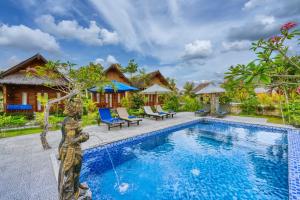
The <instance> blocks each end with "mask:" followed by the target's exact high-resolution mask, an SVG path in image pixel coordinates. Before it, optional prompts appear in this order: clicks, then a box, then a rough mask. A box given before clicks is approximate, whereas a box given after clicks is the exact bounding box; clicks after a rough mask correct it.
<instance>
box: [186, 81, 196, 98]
mask: <svg viewBox="0 0 300 200" xmlns="http://www.w3.org/2000/svg"><path fill="white" fill-rule="evenodd" d="M194 87H195V84H194V82H186V83H185V84H184V86H183V89H184V95H187V96H192V95H193V92H192V91H193V89H194Z"/></svg>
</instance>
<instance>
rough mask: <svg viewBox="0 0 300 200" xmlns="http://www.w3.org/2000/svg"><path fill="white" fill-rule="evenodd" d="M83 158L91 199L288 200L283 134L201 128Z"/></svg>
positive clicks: (206, 125)
mask: <svg viewBox="0 0 300 200" xmlns="http://www.w3.org/2000/svg"><path fill="white" fill-rule="evenodd" d="M108 151H109V152H110V154H111V158H112V160H113V163H114V165H115V168H116V172H117V174H118V176H119V179H120V184H122V186H121V189H120V188H119V187H118V183H117V180H116V176H115V173H114V170H112V165H111V162H110V160H109V156H108V154H107V152H106V150H105V149H104V148H98V149H97V148H96V149H92V150H88V151H86V152H85V154H84V162H83V168H82V175H81V181H86V182H87V183H88V185H89V186H90V188H91V190H92V193H93V199H130V200H146V199H155V200H160V199H166V200H169V199H178V200H185V199H214V200H216V199H268V200H273V199H288V165H287V135H286V133H285V132H284V131H274V130H272V131H271V130H269V129H264V128H252V127H245V126H242V125H228V124H223V123H219V122H207V123H204V122H203V123H197V124H194V125H190V126H188V127H185V128H183V129H181V130H178V131H174V132H170V133H165V134H159V135H156V136H152V137H147V138H144V139H143V140H138V141H136V142H135V141H133V142H130V143H123V144H120V145H119V146H112V147H109V148H108Z"/></svg>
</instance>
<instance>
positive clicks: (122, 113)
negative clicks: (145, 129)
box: [117, 107, 129, 118]
mask: <svg viewBox="0 0 300 200" xmlns="http://www.w3.org/2000/svg"><path fill="white" fill-rule="evenodd" d="M117 113H118V115H119V117H121V118H128V117H129V115H128V112H127V110H126V108H123V107H122V108H117Z"/></svg>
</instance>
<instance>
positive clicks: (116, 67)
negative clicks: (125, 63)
mask: <svg viewBox="0 0 300 200" xmlns="http://www.w3.org/2000/svg"><path fill="white" fill-rule="evenodd" d="M110 71H116V72H117V73H118V74H119V75H120V76H121V77H122V78H124V79H125V80H126V81H127V82H128V83H129V84H131V82H130V80H129V79H128V78H127V77H126V76H125V75H124V73H123V72H122V69H121V66H120V65H119V64H111V65H110V66H109V67H108V68H107V69H106V70H105V71H104V73H105V74H107V73H109V72H110Z"/></svg>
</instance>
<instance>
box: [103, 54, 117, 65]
mask: <svg viewBox="0 0 300 200" xmlns="http://www.w3.org/2000/svg"><path fill="white" fill-rule="evenodd" d="M106 62H107V63H110V64H114V63H119V61H117V59H116V58H115V57H114V56H112V55H108V56H107V58H106Z"/></svg>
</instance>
